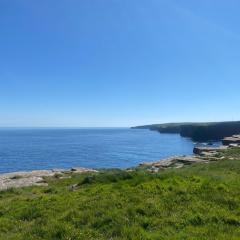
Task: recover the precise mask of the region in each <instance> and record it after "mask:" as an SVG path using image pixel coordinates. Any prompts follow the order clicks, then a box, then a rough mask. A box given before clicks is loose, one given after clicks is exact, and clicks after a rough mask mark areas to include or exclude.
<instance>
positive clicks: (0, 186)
mask: <svg viewBox="0 0 240 240" xmlns="http://www.w3.org/2000/svg"><path fill="white" fill-rule="evenodd" d="M223 144H224V145H223V146H220V147H199V146H196V147H194V149H193V153H194V154H193V155H190V156H173V157H170V158H167V159H161V160H159V161H156V162H145V163H142V164H140V165H139V167H145V168H147V169H148V170H149V171H150V172H158V171H160V170H161V169H167V168H181V167H183V166H185V165H191V164H193V163H199V162H202V163H209V162H210V161H218V160H221V159H224V156H222V155H221V152H223V151H225V150H226V149H228V148H233V147H240V135H233V136H232V137H228V138H225V139H223ZM95 172H98V171H97V170H96V169H90V168H81V167H75V168H71V169H52V170H34V171H30V172H13V173H4V174H0V191H2V190H7V189H10V188H20V187H29V186H47V185H48V184H47V182H46V181H45V179H44V178H46V177H58V178H59V179H63V178H70V177H71V174H73V173H78V174H82V173H95Z"/></svg>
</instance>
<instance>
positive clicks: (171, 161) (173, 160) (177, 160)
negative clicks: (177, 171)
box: [140, 156, 207, 168]
mask: <svg viewBox="0 0 240 240" xmlns="http://www.w3.org/2000/svg"><path fill="white" fill-rule="evenodd" d="M196 162H207V161H206V160H205V159H202V158H199V157H195V156H175V157H170V158H167V159H163V160H160V161H157V162H145V163H142V164H140V166H148V167H157V168H168V167H171V166H174V165H176V167H178V168H179V167H180V166H184V165H188V164H192V163H196Z"/></svg>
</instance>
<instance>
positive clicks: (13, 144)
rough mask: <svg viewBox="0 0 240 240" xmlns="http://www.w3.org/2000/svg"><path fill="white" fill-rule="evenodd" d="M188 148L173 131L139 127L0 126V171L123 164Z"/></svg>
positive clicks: (185, 151) (188, 151)
mask: <svg viewBox="0 0 240 240" xmlns="http://www.w3.org/2000/svg"><path fill="white" fill-rule="evenodd" d="M192 149H193V142H192V141H191V140H189V139H186V138H181V137H180V136H179V135H177V134H160V133H158V132H154V131H149V130H142V129H141V130H140V129H137V130H136V129H124V128H114V129H111V128H108V129H103V128H92V129H0V172H12V171H22V170H34V169H52V168H70V167H76V166H80V167H90V168H113V167H119V168H127V167H132V166H136V165H137V164H139V163H141V162H145V161H156V160H159V159H162V158H165V157H168V156H172V155H183V154H192Z"/></svg>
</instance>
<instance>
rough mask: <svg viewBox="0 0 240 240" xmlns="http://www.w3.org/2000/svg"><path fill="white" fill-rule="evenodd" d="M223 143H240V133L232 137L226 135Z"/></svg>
mask: <svg viewBox="0 0 240 240" xmlns="http://www.w3.org/2000/svg"><path fill="white" fill-rule="evenodd" d="M222 143H223V145H230V144H236V146H237V145H240V135H233V136H232V137H226V138H224V139H223V140H222Z"/></svg>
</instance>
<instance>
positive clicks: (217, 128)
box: [132, 121, 240, 141]
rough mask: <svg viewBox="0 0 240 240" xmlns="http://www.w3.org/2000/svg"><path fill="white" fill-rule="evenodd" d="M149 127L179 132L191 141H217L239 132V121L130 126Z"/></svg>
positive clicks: (150, 128)
mask: <svg viewBox="0 0 240 240" xmlns="http://www.w3.org/2000/svg"><path fill="white" fill-rule="evenodd" d="M132 128H133V129H149V130H153V131H158V132H160V133H179V134H180V135H181V136H182V137H189V138H191V139H192V140H193V141H219V140H222V139H223V138H225V137H230V136H232V135H234V134H239V133H240V121H229V122H202V123H193V122H189V123H187V122H185V123H164V124H152V125H144V126H137V127H132Z"/></svg>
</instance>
